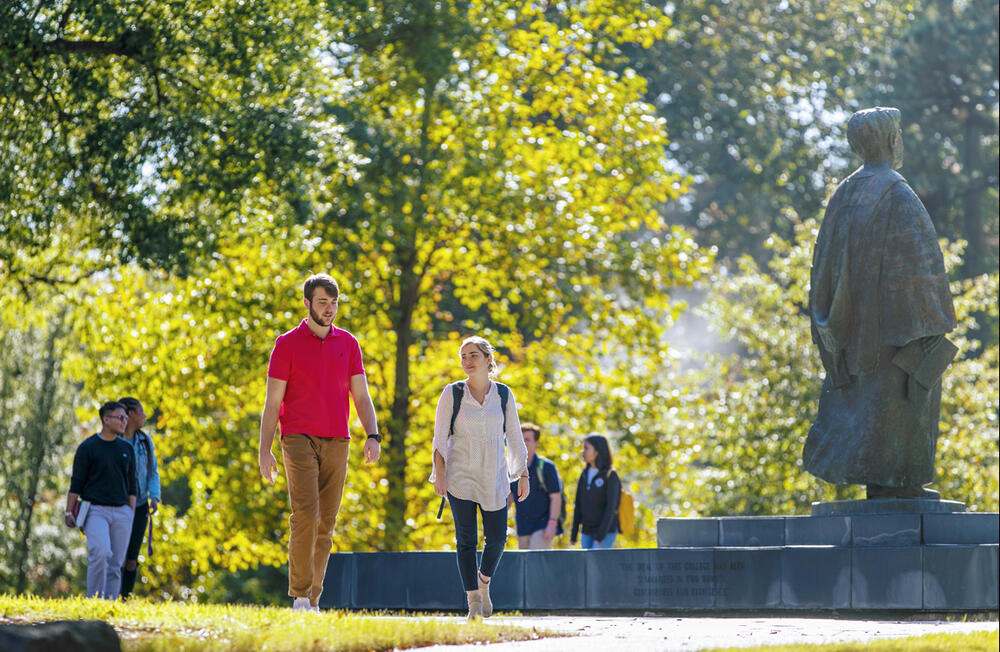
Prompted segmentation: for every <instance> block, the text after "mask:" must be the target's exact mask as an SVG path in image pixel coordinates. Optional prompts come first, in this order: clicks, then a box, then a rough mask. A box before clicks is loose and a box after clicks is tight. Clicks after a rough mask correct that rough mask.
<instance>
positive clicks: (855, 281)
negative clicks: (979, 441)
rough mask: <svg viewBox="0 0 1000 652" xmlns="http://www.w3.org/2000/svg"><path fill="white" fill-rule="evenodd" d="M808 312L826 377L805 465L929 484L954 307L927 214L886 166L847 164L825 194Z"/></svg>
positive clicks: (897, 483) (843, 478) (826, 472)
mask: <svg viewBox="0 0 1000 652" xmlns="http://www.w3.org/2000/svg"><path fill="white" fill-rule="evenodd" d="M809 312H810V319H811V322H812V337H813V341H814V342H815V343H816V345H817V346H818V347H819V350H820V356H821V358H822V360H823V366H824V368H825V369H826V378H825V380H824V381H823V388H822V391H821V394H820V399H819V412H818V414H817V416H816V421H815V422H814V423H813V425H812V427H811V428H810V430H809V436H808V438H807V439H806V444H805V448H804V449H803V452H802V461H803V465H804V467H805V469H806V470H807V471H809V472H810V473H812V474H813V475H815V476H817V477H819V478H822V479H824V480H826V481H828V482H832V483H835V484H876V485H884V486H888V487H918V486H920V485H923V484H927V483H929V482H931V481H932V480H933V477H934V451H935V448H936V447H937V437H938V415H939V411H940V405H941V374H942V373H943V372H944V370H945V368H946V367H947V366H948V364H949V363H950V362H951V360H952V359H953V358H954V356H955V352H956V349H955V347H954V345H953V344H952V343H951V342H949V341H948V340H947V339H945V337H944V334H945V333H948V332H950V331H951V330H952V329H953V328H954V327H955V309H954V306H953V305H952V298H951V292H950V290H949V288H948V278H947V276H946V274H945V270H944V260H943V257H942V255H941V249H940V248H939V247H938V243H937V234H936V233H935V231H934V226H933V224H932V223H931V220H930V216H929V215H928V214H927V210H926V209H925V208H924V206H923V204H922V203H921V202H920V199H919V198H918V197H917V195H916V194H915V193H914V192H913V189H911V188H910V186H909V185H908V184H907V183H906V180H905V179H903V177H902V176H900V175H899V174H898V173H897V172H895V171H894V170H892V169H891V168H890V167H889V166H888V165H887V164H884V163H869V164H866V165H864V166H862V167H861V168H858V169H857V170H856V171H855V172H854V173H853V174H851V175H850V176H849V177H847V178H846V179H844V181H843V182H842V183H841V184H840V185H839V186H838V187H837V190H836V192H834V194H833V197H831V198H830V202H829V204H828V205H827V209H826V214H825V215H824V218H823V223H822V225H821V227H820V232H819V237H818V238H817V240H816V249H815V251H814V253H813V264H812V271H811V274H810V290H809Z"/></svg>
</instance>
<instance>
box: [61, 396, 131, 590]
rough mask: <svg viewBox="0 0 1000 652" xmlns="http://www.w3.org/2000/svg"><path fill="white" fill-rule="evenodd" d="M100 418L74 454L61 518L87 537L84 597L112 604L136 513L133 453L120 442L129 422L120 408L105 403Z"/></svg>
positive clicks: (124, 442)
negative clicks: (81, 506)
mask: <svg viewBox="0 0 1000 652" xmlns="http://www.w3.org/2000/svg"><path fill="white" fill-rule="evenodd" d="M99 414H100V417H101V431H100V432H99V433H97V434H96V435H94V436H92V437H88V438H87V439H85V440H84V441H83V443H82V444H80V445H79V446H78V447H77V449H76V454H75V455H74V456H73V476H72V477H71V478H70V483H69V494H68V495H67V496H66V514H65V516H66V525H67V526H68V527H80V528H83V533H84V534H85V535H86V536H87V597H88V598H93V597H95V596H96V597H102V598H107V599H108V600H114V599H116V598H117V597H118V593H119V591H120V590H121V584H122V564H123V563H124V562H125V549H126V548H127V547H128V539H129V535H130V534H131V532H132V518H133V516H134V511H135V499H136V478H135V450H134V449H133V448H132V445H131V444H129V443H128V442H127V441H125V440H124V439H122V438H121V434H122V433H123V432H125V423H126V422H127V421H128V417H127V416H125V406H124V405H122V404H121V403H117V402H114V401H112V402H109V403H105V404H104V405H102V406H101V409H100V411H99ZM81 500H83V501H85V502H87V503H88V504H89V509H88V510H87V511H86V512H85V513H84V512H82V510H81V511H80V512H78V510H77V506H78V503H80V501H81ZM77 516H79V517H80V520H81V521H82V522H79V523H78V522H77Z"/></svg>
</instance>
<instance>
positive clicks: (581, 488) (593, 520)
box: [570, 435, 635, 549]
mask: <svg viewBox="0 0 1000 652" xmlns="http://www.w3.org/2000/svg"><path fill="white" fill-rule="evenodd" d="M583 462H584V467H583V471H582V472H581V473H580V479H579V481H578V482H577V483H576V501H575V503H574V509H573V530H572V533H571V534H570V543H571V544H575V543H576V541H577V534H579V533H580V530H581V529H582V530H583V532H582V534H581V535H580V547H581V548H584V549H590V548H612V547H614V545H615V538H616V537H617V536H618V533H619V532H623V531H624V528H623V527H622V526H623V525H628V527H629V532H627V533H628V534H630V533H631V529H632V527H633V525H634V522H635V511H634V505H633V503H632V497H631V496H629V495H628V494H625V493H624V492H623V491H622V483H621V480H620V479H619V478H618V473H617V472H616V471H615V470H614V468H613V465H612V462H613V460H612V457H611V447H610V446H609V445H608V440H607V438H605V437H603V436H601V435H591V436H590V437H587V438H586V439H585V440H584V442H583ZM623 496H627V498H625V500H624V502H623V500H622V499H623ZM620 507H623V508H626V509H623V510H622V513H621V514H619V508H620Z"/></svg>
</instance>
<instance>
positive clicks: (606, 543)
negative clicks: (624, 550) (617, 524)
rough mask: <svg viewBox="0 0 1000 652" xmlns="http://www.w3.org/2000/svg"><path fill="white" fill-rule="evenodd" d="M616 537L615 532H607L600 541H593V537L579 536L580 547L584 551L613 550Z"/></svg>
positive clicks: (587, 535)
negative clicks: (593, 549) (592, 549)
mask: <svg viewBox="0 0 1000 652" xmlns="http://www.w3.org/2000/svg"><path fill="white" fill-rule="evenodd" d="M616 536H618V533H617V532H608V533H607V534H605V535H604V538H603V539H601V540H600V541H595V540H594V537H592V536H590V535H589V534H583V533H581V534H580V547H581V548H583V549H584V550H590V549H591V548H598V549H603V548H614V547H615V537H616Z"/></svg>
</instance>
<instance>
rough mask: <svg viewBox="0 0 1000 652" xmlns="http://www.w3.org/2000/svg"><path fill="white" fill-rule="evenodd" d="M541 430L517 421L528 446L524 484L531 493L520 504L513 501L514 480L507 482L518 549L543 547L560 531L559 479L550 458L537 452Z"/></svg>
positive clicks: (560, 502) (560, 532) (560, 485)
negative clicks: (526, 476)
mask: <svg viewBox="0 0 1000 652" xmlns="http://www.w3.org/2000/svg"><path fill="white" fill-rule="evenodd" d="M541 433H542V429H541V428H540V427H539V426H537V425H535V424H533V423H522V424H521V436H522V437H523V438H524V446H525V448H527V449H528V484H529V486H530V487H531V493H529V494H528V497H527V498H526V499H525V500H524V501H523V502H520V503H517V502H515V501H514V495H516V493H517V483H516V482H511V483H510V491H511V493H510V496H508V497H507V504H508V505H511V504H514V505H516V506H517V507H516V511H515V512H514V522H515V523H516V524H517V545H518V547H519V548H520V549H521V550H546V549H548V548H551V547H552V540H553V539H555V537H556V535H557V534H562V523H561V522H560V520H559V517H560V515H561V513H562V511H563V504H562V502H563V493H562V480H561V479H560V478H559V471H558V470H557V469H556V465H555V464H553V463H552V461H551V460H547V459H545V458H544V457H542V456H540V455H537V454H536V451H537V450H538V440H539V438H540V437H541Z"/></svg>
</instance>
